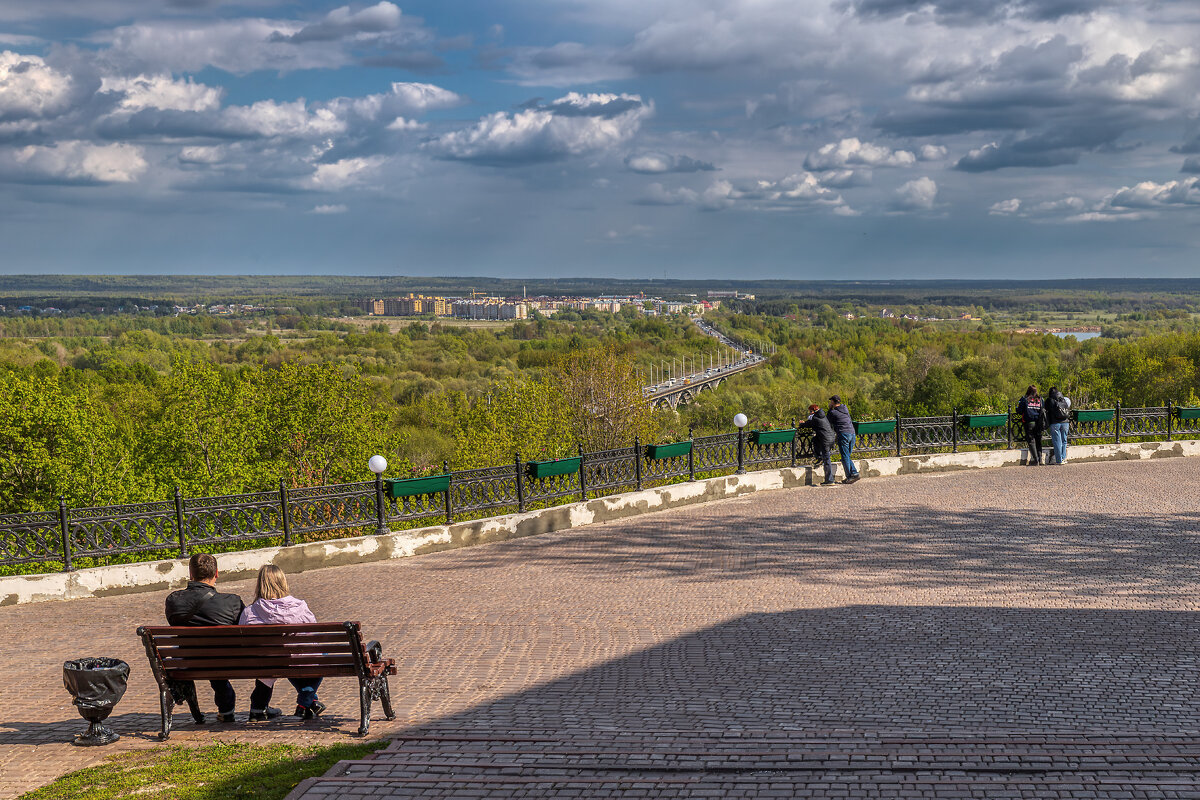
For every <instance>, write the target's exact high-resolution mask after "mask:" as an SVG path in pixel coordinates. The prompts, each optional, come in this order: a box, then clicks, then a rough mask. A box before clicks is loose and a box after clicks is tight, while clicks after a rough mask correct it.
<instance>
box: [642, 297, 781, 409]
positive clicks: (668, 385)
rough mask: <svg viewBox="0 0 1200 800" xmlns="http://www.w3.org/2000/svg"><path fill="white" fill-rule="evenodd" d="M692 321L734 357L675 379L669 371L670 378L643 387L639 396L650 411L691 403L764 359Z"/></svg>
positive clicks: (709, 326) (711, 328)
mask: <svg viewBox="0 0 1200 800" xmlns="http://www.w3.org/2000/svg"><path fill="white" fill-rule="evenodd" d="M692 322H693V323H695V325H696V327H697V328H699V329H700V331H701V332H702V333H704V334H706V335H707V336H711V337H713V338H714V339H716V340H718V341H719V342H721V343H722V344H724V345H726V346H727V347H729V348H730V350H731V351H732V353H733V354H734V355H735V357H733V358H731V359H730V360H729V361H722V362H720V363H717V364H713V363H711V362H710V364H709V366H708V367H707V368H706V369H704V370H703V371H695V372H693V373H691V374H681V375H679V376H678V377H676V376H675V374H674V370H672V372H671V375H670V377H667V378H664V379H663V380H660V381H659V382H658V383H656V384H654V385H653V386H646V387H644V388H643V389H642V394H643V396H645V398H646V399H647V400H648V401H650V404H651V405H652V406H653V407H654V408H671V409H674V408H678V407H679V406H681V405H687V404H688V403H690V402H692V401H693V400H695V399H696V397H697V396H699V394H700V392H703V391H710V392H711V391H713V390H715V389H716V388H717V387H718V386H720V385H721V384H722V383H724V382H725V381H727V380H729V379H730V378H731V377H733V376H734V375H737V374H738V373H741V372H745V371H746V370H748V369H753V368H754V367H757V366H758V365H759V364H762V363H763V362H764V361H766V357H765V356H763V355H762V354H761V353H759V352H758V349H760V348H754V347H751V346H747V345H745V344H743V343H741V342H737V341H734V340H733V339H730V338H729V337H727V336H725V334H723V333H721V332H720V331H718V330H717V329H716V328H714V327H713V326H712V325H710V324H708V323H707V322H705V321H704V320H703V319H701V318H700V317H693V318H692ZM702 363H703V362H702ZM685 364H686V361H685ZM685 369H686V367H685Z"/></svg>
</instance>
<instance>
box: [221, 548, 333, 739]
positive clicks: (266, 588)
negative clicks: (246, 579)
mask: <svg viewBox="0 0 1200 800" xmlns="http://www.w3.org/2000/svg"><path fill="white" fill-rule="evenodd" d="M316 621H317V618H316V617H315V616H313V613H312V612H311V611H309V610H308V603H306V602H304V601H303V600H300V599H298V598H295V597H292V595H291V594H290V593H289V592H288V584H287V576H285V575H284V574H283V570H281V569H280V568H279V567H277V566H275V565H274V564H267V565H266V566H265V567H263V568H262V569H260V570H259V571H258V586H257V587H255V589H254V602H253V603H251V604H250V605H248V606H246V608H245V610H244V611H242V616H241V619H239V620H238V624H239V625H303V624H306V623H313V622H316ZM288 680H289V681H290V682H291V684H292V686H295V687H296V716H297V717H300V718H301V719H314V718H315V717H318V716H320V714H321V712H322V711H324V710H325V704H324V703H322V702H321V701H320V700H318V699H317V687H319V686H320V685H321V679H320V678H288ZM274 688H275V679H274V678H265V679H264V678H258V679H256V680H255V681H254V692H253V693H251V695H250V719H251V720H266V719H271V718H273V717H278V716H279V715H280V714H281V713H282V712H281V711H280V710H279V709H278V708H271V707H270V704H271V693H272V692H273V691H274Z"/></svg>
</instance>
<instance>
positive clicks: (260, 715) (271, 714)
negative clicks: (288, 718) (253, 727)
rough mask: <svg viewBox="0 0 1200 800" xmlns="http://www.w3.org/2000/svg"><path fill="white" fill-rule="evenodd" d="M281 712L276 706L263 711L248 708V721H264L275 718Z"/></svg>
mask: <svg viewBox="0 0 1200 800" xmlns="http://www.w3.org/2000/svg"><path fill="white" fill-rule="evenodd" d="M282 713H283V712H282V711H280V710H279V709H278V708H267V709H265V710H263V711H255V710H254V709H253V708H252V709H250V721H251V722H266V721H267V720H269V719H275V718H276V717H278V716H279V715H280V714H282ZM230 716H233V715H232V714H231V715H230Z"/></svg>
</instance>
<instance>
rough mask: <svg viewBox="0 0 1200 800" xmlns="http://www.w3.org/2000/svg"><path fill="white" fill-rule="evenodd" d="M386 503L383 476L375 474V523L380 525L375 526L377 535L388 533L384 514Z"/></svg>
mask: <svg viewBox="0 0 1200 800" xmlns="http://www.w3.org/2000/svg"><path fill="white" fill-rule="evenodd" d="M385 502H386V501H385V500H384V498H383V475H380V474H379V473H378V472H376V473H375V521H376V522H377V523H378V524H377V525H376V526H375V533H377V534H383V533H387V532H388V529H387V522H386V521H385V516H386V514H385V512H384V503H385Z"/></svg>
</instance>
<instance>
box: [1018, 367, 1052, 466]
mask: <svg viewBox="0 0 1200 800" xmlns="http://www.w3.org/2000/svg"><path fill="white" fill-rule="evenodd" d="M1017 416H1018V417H1020V418H1021V422H1022V423H1024V425H1025V445H1026V447H1028V448H1029V459H1028V460H1027V461H1026V462H1025V463H1026V464H1027V465H1028V466H1031V467H1040V466H1041V465H1042V432H1043V431H1045V430H1046V409H1045V408H1044V407H1043V405H1042V396H1041V395H1040V394H1038V389H1037V387H1036V386H1033V385H1030V387H1029V388H1028V389H1026V390H1025V396H1024V397H1022V398H1021V399H1020V400H1019V401H1018V402H1017Z"/></svg>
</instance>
